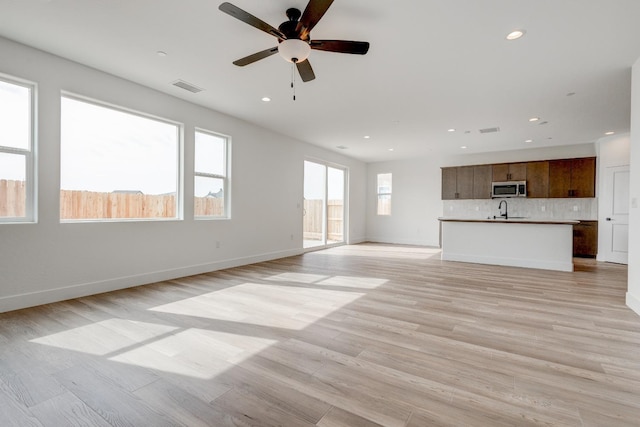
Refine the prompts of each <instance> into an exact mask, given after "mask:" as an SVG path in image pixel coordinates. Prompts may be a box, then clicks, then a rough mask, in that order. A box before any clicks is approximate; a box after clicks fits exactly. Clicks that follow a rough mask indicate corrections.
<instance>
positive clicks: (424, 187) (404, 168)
mask: <svg viewBox="0 0 640 427" xmlns="http://www.w3.org/2000/svg"><path fill="white" fill-rule="evenodd" d="M595 155H596V146H595V144H593V143H590V144H580V145H571V146H561V147H547V148H537V149H535V148H534V149H526V150H514V151H503V152H492V153H481V154H467V155H459V156H449V157H437V156H432V157H425V158H421V159H411V160H398V161H392V162H379V163H370V164H369V165H368V169H367V170H368V173H367V194H368V197H367V213H366V216H367V240H369V241H373V242H384V243H403V244H415V245H426V246H439V244H440V224H439V221H438V217H440V216H452V215H453V214H452V213H451V210H450V208H451V207H452V204H451V203H449V204H447V207H448V208H447V212H445V213H443V207H444V206H445V204H444V203H443V202H442V200H441V191H442V188H441V181H442V175H441V169H440V168H441V167H444V166H462V165H475V164H490V163H500V162H519V161H530V160H548V159H561V158H572V157H590V156H595ZM386 172H391V173H392V174H393V195H392V214H391V216H378V215H376V175H377V174H378V173H386ZM454 203H457V204H456V206H455V207H454V210H455V209H456V207H458V208H459V209H458V210H459V211H463V210H464V209H465V208H466V207H467V205H468V206H471V208H472V209H473V211H474V213H476V211H475V208H476V205H475V204H473V202H470V203H471V204H469V203H467V204H465V201H455V202H454ZM487 203H490V201H489V202H487ZM551 203H554V202H553V201H552V202H551ZM558 203H559V202H558ZM574 204H575V203H572V204H571V207H573V205H574ZM593 205H594V206H595V202H594V203H593ZM562 207H563V206H561V207H558V209H557V211H558V212H561V211H562ZM487 209H488V208H487ZM487 209H485V208H484V207H483V208H482V209H481V210H478V211H477V213H478V215H480V214H482V215H484V216H485V217H486V216H487V214H486V213H485V211H487ZM514 212H515V211H514ZM553 212H554V210H553V209H550V210H549V211H548V212H547V214H549V215H550V214H551V213H553ZM579 214H580V215H582V216H581V218H580V219H595V215H596V214H595V213H594V212H593V209H592V208H591V202H589V203H588V205H587V206H585V207H584V208H581V209H580V212H579Z"/></svg>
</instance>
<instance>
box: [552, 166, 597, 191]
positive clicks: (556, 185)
mask: <svg viewBox="0 0 640 427" xmlns="http://www.w3.org/2000/svg"><path fill="white" fill-rule="evenodd" d="M595 195H596V159H595V157H585V158H580V159H563V160H550V161H549V197H551V198H562V197H595Z"/></svg>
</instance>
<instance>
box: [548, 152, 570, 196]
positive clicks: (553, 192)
mask: <svg viewBox="0 0 640 427" xmlns="http://www.w3.org/2000/svg"><path fill="white" fill-rule="evenodd" d="M570 190H571V159H566V160H550V161H549V197H554V198H559V197H570Z"/></svg>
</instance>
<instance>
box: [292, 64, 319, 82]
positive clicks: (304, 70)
mask: <svg viewBox="0 0 640 427" xmlns="http://www.w3.org/2000/svg"><path fill="white" fill-rule="evenodd" d="M296 68H297V69H298V73H300V78H301V79H302V81H303V82H310V81H311V80H313V79H315V78H316V75H315V74H314V73H313V68H311V63H310V62H309V60H308V59H305V60H304V61H302V62H296Z"/></svg>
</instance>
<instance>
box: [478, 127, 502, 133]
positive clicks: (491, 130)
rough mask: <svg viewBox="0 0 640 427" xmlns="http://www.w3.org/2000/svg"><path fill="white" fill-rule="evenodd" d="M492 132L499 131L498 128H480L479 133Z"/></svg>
mask: <svg viewBox="0 0 640 427" xmlns="http://www.w3.org/2000/svg"><path fill="white" fill-rule="evenodd" d="M493 132H500V128H499V127H495V128H485V129H480V133H493Z"/></svg>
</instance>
